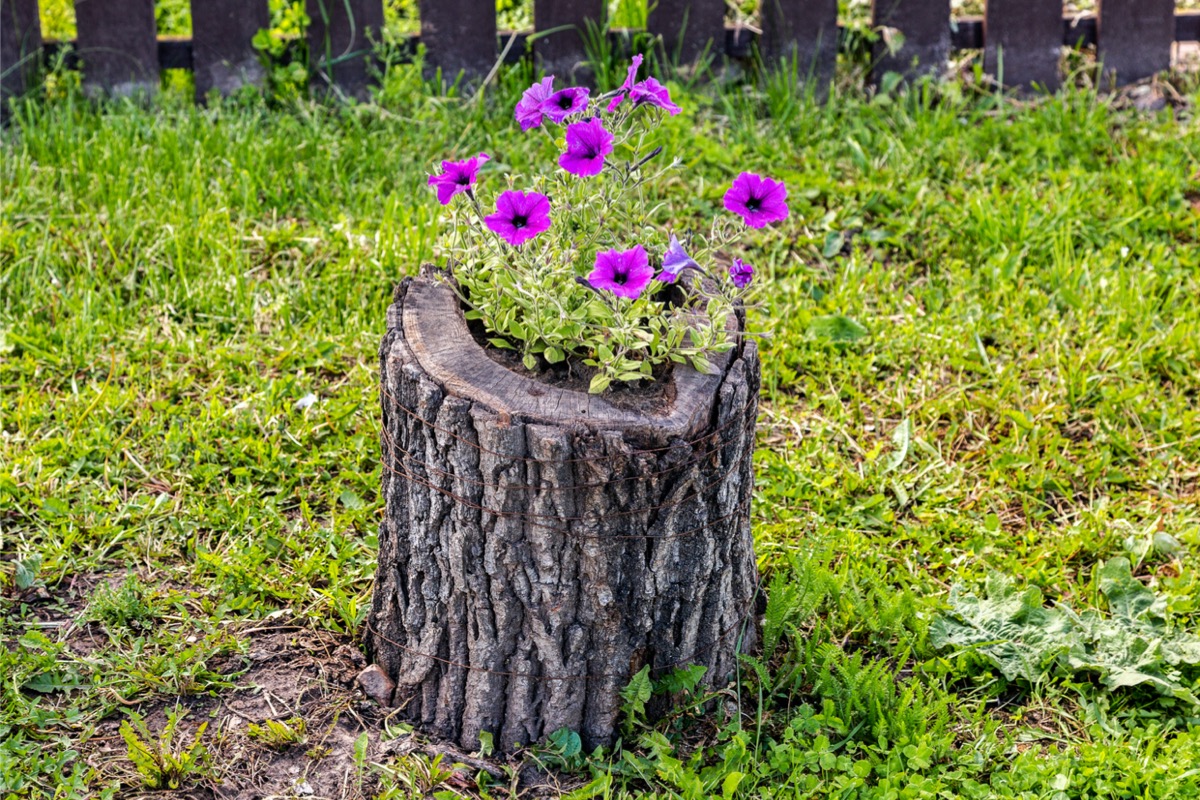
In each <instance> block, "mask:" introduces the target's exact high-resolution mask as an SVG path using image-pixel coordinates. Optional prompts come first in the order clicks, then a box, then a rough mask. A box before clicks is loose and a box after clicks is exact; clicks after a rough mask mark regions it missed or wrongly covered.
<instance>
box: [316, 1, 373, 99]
mask: <svg viewBox="0 0 1200 800" xmlns="http://www.w3.org/2000/svg"><path fill="white" fill-rule="evenodd" d="M304 11H305V13H306V14H308V17H309V19H310V20H311V22H310V23H309V26H308V60H309V64H310V66H311V67H312V70H313V73H314V75H315V79H316V82H317V84H318V85H323V86H325V87H326V88H327V89H329V90H331V91H335V92H340V93H342V94H345V95H348V96H351V97H365V96H366V94H367V87H368V86H369V85H370V83H371V65H372V63H373V62H374V56H373V53H372V50H373V48H374V45H375V42H378V41H379V32H380V31H381V30H382V29H383V0H305V4H304Z"/></svg>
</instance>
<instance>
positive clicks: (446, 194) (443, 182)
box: [428, 153, 490, 205]
mask: <svg viewBox="0 0 1200 800" xmlns="http://www.w3.org/2000/svg"><path fill="white" fill-rule="evenodd" d="M489 157H490V156H488V154H487V153H480V154H479V155H477V156H475V157H474V158H468V159H466V160H465V161H443V162H442V171H441V172H440V173H438V174H437V175H430V176H429V181H428V183H429V185H430V186H435V187H437V199H438V202H439V203H441V204H442V205H447V204H448V203H449V202H450V198H451V197H454V195H456V194H462V193H463V192H469V191H471V188H472V187H474V186H475V179H476V178H477V177H478V175H479V166H480V165H481V164H483V162H485V161H487V160H488V158H489Z"/></svg>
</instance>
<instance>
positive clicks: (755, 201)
mask: <svg viewBox="0 0 1200 800" xmlns="http://www.w3.org/2000/svg"><path fill="white" fill-rule="evenodd" d="M725 208H727V209H729V210H730V211H733V212H735V213H737V214H740V215H741V217H742V219H743V220H745V222H746V224H747V225H749V226H750V227H751V228H761V227H763V226H765V225H766V224H767V223H769V222H776V221H778V220H781V219H787V215H788V207H787V187H786V186H784V185H783V182H782V181H776V180H772V179H771V178H763V177H761V176H759V175H755V174H754V173H753V172H743V173H742V174H741V175H738V176H737V177H736V178H734V180H733V185H732V186H730V187H729V191H727V192H726V193H725Z"/></svg>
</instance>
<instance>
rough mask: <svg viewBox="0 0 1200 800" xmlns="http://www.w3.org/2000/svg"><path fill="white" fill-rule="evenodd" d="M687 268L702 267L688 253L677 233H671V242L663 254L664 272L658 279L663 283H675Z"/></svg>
mask: <svg viewBox="0 0 1200 800" xmlns="http://www.w3.org/2000/svg"><path fill="white" fill-rule="evenodd" d="M686 269H700V265H699V264H697V263H696V261H695V260H694V259H693V258H692V257H691V256H689V255H688V254H687V251H686V250H684V249H683V245H681V244H680V243H679V239H678V238H676V236H675V234H673V233H672V234H671V243H670V244H669V245H667V252H666V253H665V254H664V255H663V264H662V272H661V273H659V276H658V279H659V280H660V281H662V282H663V283H673V282H674V281H675V279H676V278H678V277H679V276H680V275H682V274H683V271H684V270H686Z"/></svg>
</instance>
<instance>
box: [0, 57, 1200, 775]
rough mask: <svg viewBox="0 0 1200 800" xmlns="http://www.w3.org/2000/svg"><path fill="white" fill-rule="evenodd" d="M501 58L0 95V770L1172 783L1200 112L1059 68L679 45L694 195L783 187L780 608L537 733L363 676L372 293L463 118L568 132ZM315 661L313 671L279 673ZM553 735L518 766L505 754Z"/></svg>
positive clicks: (1198, 440) (775, 459) (673, 140)
mask: <svg viewBox="0 0 1200 800" xmlns="http://www.w3.org/2000/svg"><path fill="white" fill-rule="evenodd" d="M529 77H530V76H529V75H527V74H523V73H522V72H521V71H519V70H515V69H514V70H512V71H506V72H503V73H501V75H500V85H499V86H497V87H495V88H494V89H493V90H490V91H489V92H487V93H485V94H484V96H483V97H482V99H472V98H462V97H457V96H445V95H443V94H441V93H439V92H435V91H432V90H431V89H430V87H428V86H426V85H424V84H422V83H421V82H420V79H419V77H418V73H417V72H416V70H415V68H413V67H399V68H397V69H396V70H395V71H394V72H393V73H392V74H390V75H389V76H388V78H387V80H386V82H385V84H384V86H383V88H382V90H381V93H380V96H379V103H378V105H363V106H355V107H351V108H345V109H330V108H327V107H323V106H319V105H312V104H307V103H303V104H295V105H289V106H287V107H286V108H276V107H268V106H266V105H264V104H263V103H262V102H261V101H257V102H255V101H247V102H245V103H241V104H239V103H234V102H229V103H225V104H216V105H213V106H211V107H209V108H207V109H196V108H194V107H192V106H191V105H190V103H189V102H188V101H187V99H186V97H180V96H176V95H175V94H172V93H167V95H166V96H164V97H162V98H161V99H160V100H159V101H157V103H156V104H155V107H154V108H152V109H143V108H139V107H137V106H134V105H132V104H116V105H112V106H110V107H106V108H104V109H101V110H99V111H98V110H96V109H95V108H93V107H91V106H89V105H88V104H87V103H85V102H83V101H81V100H79V99H78V98H77V97H76V96H75V95H74V94H73V93H71V92H69V91H68V92H66V93H65V96H64V97H62V98H60V99H57V100H53V101H48V102H40V103H30V104H28V105H24V106H21V107H20V108H19V109H18V114H17V117H16V120H15V122H14V124H13V125H12V126H11V127H10V128H9V129H7V130H5V131H4V133H3V166H2V169H0V179H2V185H3V191H2V192H0V209H2V217H0V526H2V527H0V556H2V557H3V571H2V572H0V597H2V599H0V637H2V639H0V640H2V641H3V643H4V647H0V677H2V679H3V681H2V688H0V797H26V796H29V797H92V796H100V795H102V794H105V793H107V794H112V793H116V794H118V795H120V794H133V793H135V792H136V791H137V790H138V787H139V782H140V781H141V780H142V779H143V778H146V777H148V778H149V779H151V780H160V781H161V782H162V783H163V784H164V785H168V786H169V784H170V783H171V782H172V781H171V779H172V777H174V778H175V779H176V780H175V782H176V783H177V784H178V786H177V794H178V796H185V795H186V796H211V794H209V793H210V792H211V791H213V787H218V788H219V787H224V788H225V789H229V788H230V787H238V786H244V785H245V782H246V781H249V780H251V778H253V779H254V780H260V779H261V781H264V782H266V783H264V784H263V785H267V784H269V785H270V786H273V787H275V789H274V791H276V792H278V793H280V794H283V795H285V796H286V794H287V792H289V791H295V792H297V793H299V794H301V795H302V794H303V788H304V786H301V783H302V781H303V780H308V781H310V783H312V784H313V785H309V786H307V788H308V789H309V790H314V786H316V784H317V783H319V782H320V781H327V784H328V786H329V787H332V788H324V789H323V788H321V787H322V786H326V784H321V785H320V786H316V791H317V796H334V797H341V796H359V795H367V796H373V795H376V794H382V795H383V796H388V797H407V796H421V793H422V792H426V791H440V792H448V793H451V794H448V795H445V796H456V794H462V795H480V796H490V797H506V796H518V792H522V791H523V792H524V794H520V796H525V797H532V796H541V795H543V794H553V793H555V792H556V791H558V790H575V791H576V795H575V796H577V797H591V796H597V797H632V796H640V795H645V796H655V797H664V798H665V797H683V798H706V797H722V796H724V797H745V798H749V797H780V798H791V797H847V798H849V797H871V798H910V797H911V798H918V797H920V798H925V797H928V798H933V797H938V798H952V797H960V796H961V797H979V798H982V797H993V796H995V797H1023V798H1025V797H1027V798H1077V797H1078V798H1083V797H1087V798H1118V797H1120V798H1125V797H1128V798H1133V797H1138V798H1151V797H1153V798H1162V797H1196V796H1198V795H1200V790H1198V789H1197V786H1198V785H1200V705H1198V704H1197V701H1196V695H1197V694H1200V645H1197V640H1196V639H1195V635H1196V633H1197V631H1198V629H1200V625H1198V621H1200V605H1198V601H1197V582H1198V576H1200V572H1198V568H1200V126H1198V125H1197V123H1196V121H1195V117H1194V116H1193V112H1192V110H1191V108H1190V107H1186V108H1182V109H1178V110H1174V111H1173V110H1172V109H1167V110H1165V111H1163V112H1160V113H1158V114H1155V115H1146V114H1138V113H1136V112H1134V111H1132V110H1128V109H1125V108H1123V107H1121V104H1120V103H1118V102H1117V101H1114V100H1112V99H1106V98H1104V97H1098V96H1096V95H1094V94H1091V93H1089V92H1086V91H1082V90H1071V91H1067V92H1065V93H1064V94H1062V95H1060V96H1058V97H1056V98H1049V99H1041V100H1037V101H1033V102H1021V103H1017V102H1013V101H1006V100H1003V99H1000V98H997V97H995V96H994V95H977V94H975V93H974V90H973V89H971V88H969V87H967V86H965V85H962V84H946V85H944V86H942V87H941V88H940V89H936V90H934V89H929V88H926V89H925V90H922V91H919V92H913V93H911V94H909V95H907V96H886V95H882V96H878V97H875V98H874V99H871V98H869V97H864V96H860V95H857V94H854V93H850V94H848V95H847V96H842V97H838V98H836V99H835V100H834V101H833V102H830V103H829V104H828V105H826V106H824V107H818V106H813V105H809V104H805V103H802V102H798V101H796V100H795V98H794V97H793V96H792V95H791V94H790V93H789V92H788V91H787V90H786V87H784V86H782V85H781V84H773V85H771V86H769V87H768V88H766V89H761V90H760V89H752V88H745V87H742V86H737V85H730V86H725V87H719V86H713V87H709V88H705V89H690V90H689V89H686V88H685V87H682V86H680V85H678V84H675V85H674V86H673V89H674V94H675V97H676V99H677V100H678V102H679V103H680V104H681V105H682V106H683V107H684V113H683V114H681V115H680V116H678V117H675V118H672V119H669V120H667V121H666V122H665V123H664V125H663V126H662V128H661V135H662V137H663V138H664V140H666V142H667V143H668V146H669V147H670V148H672V149H674V151H675V152H677V153H680V154H681V155H682V156H683V157H684V158H685V159H686V160H687V165H686V173H685V177H684V178H681V179H679V180H678V181H675V182H672V183H671V184H669V185H667V186H665V187H664V188H663V191H664V192H666V193H669V194H670V195H671V197H672V200H673V202H675V203H676V204H677V206H678V207H681V208H685V209H687V213H688V214H690V215H693V216H694V217H695V219H696V220H697V221H702V220H705V219H707V218H708V217H710V216H711V215H712V214H714V213H716V211H717V209H718V208H719V205H720V197H721V193H722V191H723V187H724V186H725V185H727V184H728V181H729V180H730V179H731V178H732V177H733V176H734V175H736V174H737V173H738V172H739V171H741V170H752V171H759V172H763V173H767V174H771V175H774V176H776V177H779V178H783V179H784V180H786V182H787V184H788V186H789V189H790V192H791V200H792V202H791V207H792V216H791V217H790V218H789V220H788V221H787V223H786V224H785V225H784V226H783V227H782V228H780V229H775V230H771V231H766V232H762V233H755V234H753V235H752V236H750V237H749V241H748V242H747V245H748V249H749V250H750V252H751V253H754V254H755V261H756V263H757V265H758V266H759V269H760V275H761V282H760V284H759V291H758V294H757V295H756V297H757V302H758V305H757V307H756V308H755V309H754V310H753V312H752V317H751V319H752V326H753V327H754V328H755V329H756V330H759V331H761V332H762V333H763V334H764V336H765V338H764V340H763V369H764V387H765V388H764V406H763V410H762V416H761V419H760V428H759V431H760V435H759V444H760V447H759V450H758V452H757V454H756V465H757V474H758V483H757V489H756V494H755V499H756V502H755V505H754V509H753V516H754V525H755V533H756V538H757V542H758V548H759V554H760V559H761V566H762V568H763V569H764V571H765V573H766V575H767V582H768V584H769V586H770V605H769V608H768V614H767V621H766V625H765V638H766V641H767V646H766V649H765V650H764V651H763V652H762V653H761V654H759V655H757V656H756V657H753V658H747V659H746V660H745V661H744V663H743V666H742V670H741V673H740V675H739V680H738V683H737V685H736V686H735V687H732V688H731V689H729V690H728V691H726V692H723V693H721V694H720V695H719V696H718V697H717V698H716V700H715V702H714V703H705V702H704V701H705V700H706V699H708V698H705V697H701V696H693V695H689V694H688V693H686V692H685V693H684V694H683V695H682V696H680V697H678V698H677V699H676V705H675V708H676V711H675V712H674V713H673V714H672V715H671V716H670V717H669V718H668V719H667V720H665V721H662V722H658V723H655V724H647V723H645V722H644V721H643V720H642V719H641V718H640V717H639V716H638V715H637V714H636V713H631V716H630V718H629V719H628V720H627V723H626V726H625V731H624V739H623V741H624V747H623V749H621V750H618V751H609V752H603V753H596V754H581V753H576V752H574V750H575V748H574V746H573V742H572V740H571V739H570V737H562V738H560V739H558V740H557V741H556V743H555V744H554V745H552V746H549V747H543V748H540V749H536V750H531V751H528V752H526V753H524V754H522V755H521V756H520V757H518V758H516V759H510V760H509V761H507V762H501V761H497V762H494V763H493V764H492V766H490V767H488V769H490V770H491V773H489V772H488V771H487V770H481V769H480V768H479V767H478V765H476V766H474V767H470V768H462V769H459V770H454V769H453V768H452V764H451V763H450V762H451V761H452V759H450V758H447V759H444V760H442V761H441V762H438V761H437V759H436V757H435V756H433V755H431V753H432V752H433V750H432V749H430V748H428V747H425V746H424V745H414V740H411V739H410V738H409V737H407V736H405V735H404V731H403V730H402V729H400V728H399V726H397V725H396V724H395V723H394V722H392V721H389V720H387V719H384V718H383V717H382V714H381V713H380V712H379V711H378V710H375V709H373V708H372V707H370V706H369V704H364V703H362V702H360V701H359V700H358V699H356V698H355V697H354V696H353V695H352V693H351V690H350V689H348V688H346V681H347V680H348V678H347V677H346V676H347V675H348V676H350V677H351V678H352V677H353V673H354V668H355V665H356V664H357V663H358V662H357V660H356V658H357V656H356V653H357V651H356V650H355V649H354V648H355V646H356V645H357V643H358V642H359V640H360V632H361V630H360V628H361V623H362V620H363V618H364V614H365V610H366V608H367V607H368V603H369V597H370V591H371V579H372V575H373V562H374V553H375V529H376V526H377V523H378V520H379V518H380V513H381V508H380V502H379V496H378V486H379V481H380V469H379V462H378V459H379V444H378V431H379V421H378V415H379V411H378V395H377V384H376V380H377V363H376V351H377V347H378V344H379V340H380V338H381V336H382V334H383V331H384V312H385V309H386V307H387V304H388V302H389V298H390V296H391V291H392V287H393V285H394V284H395V283H396V282H398V281H399V280H400V279H401V278H402V277H403V276H404V275H407V274H411V273H412V272H413V271H414V270H415V269H416V267H417V265H419V264H420V263H421V262H423V261H427V260H431V259H436V258H437V256H438V249H437V245H436V237H437V233H438V222H439V216H440V213H441V208H440V206H438V205H437V203H436V201H435V199H434V197H433V194H432V193H431V192H430V191H429V190H428V189H427V187H426V186H425V185H424V182H425V176H426V174H427V171H428V170H429V169H430V168H431V166H432V165H433V164H434V162H435V160H437V159H439V158H441V157H444V156H457V157H461V156H463V155H465V154H469V153H475V152H478V151H480V150H483V151H486V152H488V153H490V154H492V156H493V161H492V162H490V163H489V164H488V166H487V170H486V171H485V173H484V179H499V178H500V176H501V175H502V173H503V172H504V171H505V170H507V169H509V168H512V169H519V168H521V167H522V166H523V165H526V164H528V163H530V162H531V161H532V160H533V159H540V158H545V157H549V155H551V153H552V152H553V146H552V144H550V143H548V142H547V140H545V139H544V138H542V137H539V136H533V135H523V134H522V133H521V131H520V129H519V127H518V126H517V125H516V124H515V123H514V122H513V120H512V118H511V108H512V104H513V102H514V101H515V99H516V98H517V97H518V96H519V92H520V90H521V89H522V88H524V86H525V85H527V83H528V80H529ZM1182 92H1183V94H1184V97H1185V99H1187V100H1188V101H1190V103H1191V104H1192V105H1194V103H1195V102H1196V101H1198V100H1200V89H1198V88H1197V85H1196V83H1195V81H1194V80H1192V81H1191V82H1190V83H1186V82H1185V84H1184V85H1183V86H1182ZM676 222H677V223H678V224H680V225H686V224H687V220H686V219H678V220H676ZM310 395H313V396H315V399H316V402H315V403H312V404H311V405H307V406H306V405H305V403H301V402H299V401H301V400H302V399H303V398H306V397H308V396H310ZM1118 559H1125V561H1121V560H1118ZM1126 563H1127V564H1128V569H1126V567H1125V565H1126ZM1105 565H1107V566H1105ZM1102 567H1103V568H1104V569H1103V570H1102ZM1130 575H1132V577H1130ZM989 584H990V588H991V590H992V599H991V600H990V601H985V602H979V601H977V600H976V599H975V598H981V597H983V595H984V592H985V588H986V587H987V586H988V585H989ZM1027 590H1030V591H1027ZM1019 592H1026V593H1025V594H1019ZM1048 609H1059V610H1048ZM1062 609H1065V610H1062ZM1064 620H1068V621H1070V624H1069V625H1068V624H1064ZM1004 642H1017V643H1018V646H1017V647H1015V648H1014V647H1011V646H1005V645H1004V644H1003V643H1004ZM339 665H340V666H339ZM272 670H274V671H273V672H272ZM288 670H292V672H289V671H288ZM289 676H291V677H289ZM302 680H303V681H311V685H312V686H313V687H316V688H314V689H313V691H317V690H319V691H320V692H325V694H320V693H319V692H318V694H311V693H308V692H306V693H303V694H296V693H295V692H293V693H292V694H288V691H289V689H294V688H295V685H298V684H299V683H301V682H302ZM271 681H274V683H271ZM306 685H307V684H306ZM256 687H257V688H256ZM264 687H267V688H264ZM322 687H323V688H322ZM656 688H657V689H660V690H661V689H664V688H666V687H664V686H660V687H656ZM268 689H269V691H268ZM272 698H274V699H272ZM633 705H635V704H631V710H633V709H632V706H633ZM268 706H269V707H270V711H267V710H266V709H267V707H268ZM248 708H249V709H250V710H246V709H248ZM238 709H242V711H241V712H240V713H242V715H243V716H242V717H240V718H238V717H236V716H234V717H232V718H231V715H232V714H234V712H237V711H238ZM256 709H257V710H256ZM168 715H169V716H171V717H174V718H176V719H177V720H178V731H177V732H176V734H175V735H174V736H173V737H171V738H170V740H169V741H163V742H160V741H159V738H158V731H160V730H162V729H163V728H164V726H165V725H166V724H167V718H168ZM267 717H269V718H271V719H272V720H273V721H274V723H275V725H274V727H272V726H268V725H267V724H266V722H265V718H267ZM141 718H144V720H145V724H146V725H147V726H148V728H149V730H151V731H153V733H147V732H143V733H138V732H137V730H136V728H137V720H138V719H141ZM239 719H240V722H239ZM123 720H132V721H133V724H132V725H130V726H129V727H127V728H126V729H125V735H124V736H123V735H122V731H121V730H119V729H118V726H119V724H120V723H121V722H122V721H123ZM201 722H208V727H207V728H206V729H203V730H200V729H199V724H200V723H201ZM139 741H140V742H142V743H143V744H145V745H147V747H146V749H145V750H142V749H140V747H139V745H138V744H137V743H138V742H139ZM302 742H303V743H302ZM131 743H132V744H131ZM399 743H404V746H400V745H399ZM193 745H196V747H195V749H193ZM414 747H415V749H414ZM422 748H424V749H422ZM202 749H203V751H207V753H208V756H209V757H208V758H207V759H205V758H204V757H203V753H202ZM189 754H190V756H191V757H192V758H193V760H192V761H188V757H189ZM539 764H540V765H542V766H543V767H545V768H546V770H547V771H546V774H545V775H543V777H542V778H540V780H541V788H528V789H524V790H516V791H514V790H513V788H512V787H513V785H514V781H515V780H516V777H514V776H517V777H519V776H520V775H522V774H523V775H524V776H525V777H526V778H529V776H530V774H531V772H530V770H529V769H528V768H529V767H530V766H531V765H532V766H537V765H539ZM139 765H140V771H139ZM280 765H283V766H280ZM335 767H336V769H335ZM293 768H294V771H289V770H293ZM523 768H524V772H522V769H523ZM334 773H336V780H332V779H330V778H329V775H331V774H334ZM547 776H548V777H547ZM330 780H332V782H331V783H329V782H328V781H330ZM218 782H220V783H219V784H218ZM289 787H290V788H289ZM297 787H299V788H297ZM189 793H190V794H189Z"/></svg>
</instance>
